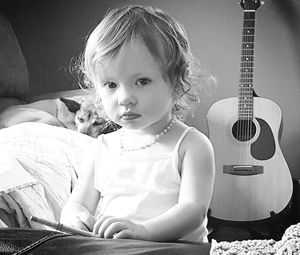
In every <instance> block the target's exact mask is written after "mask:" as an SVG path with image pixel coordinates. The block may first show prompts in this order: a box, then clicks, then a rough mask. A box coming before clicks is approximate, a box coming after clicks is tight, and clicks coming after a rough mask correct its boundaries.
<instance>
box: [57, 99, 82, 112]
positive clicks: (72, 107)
mask: <svg viewBox="0 0 300 255" xmlns="http://www.w3.org/2000/svg"><path fill="white" fill-rule="evenodd" d="M59 100H60V101H62V102H63V103H64V104H65V105H66V106H67V108H68V110H69V111H70V112H73V113H75V112H77V111H78V110H79V109H80V106H81V105H80V103H78V102H77V101H75V100H72V99H67V98H63V97H60V98H59Z"/></svg>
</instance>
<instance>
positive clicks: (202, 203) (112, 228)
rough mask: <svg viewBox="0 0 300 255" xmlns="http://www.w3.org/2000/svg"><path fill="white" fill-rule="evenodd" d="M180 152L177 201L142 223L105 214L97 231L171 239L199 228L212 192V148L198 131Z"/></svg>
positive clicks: (183, 145)
mask: <svg viewBox="0 0 300 255" xmlns="http://www.w3.org/2000/svg"><path fill="white" fill-rule="evenodd" d="M179 154H180V155H182V169H181V177H182V178H181V179H182V182H181V188H180V194H179V200H178V204H177V205H175V206H173V207H172V208H170V209H169V210H168V211H166V212H165V213H163V214H161V215H160V216H157V217H155V218H153V219H150V220H147V221H145V222H143V223H142V224H137V223H134V222H131V221H128V220H126V219H118V218H113V217H107V216H106V217H102V218H100V219H99V220H97V222H96V224H95V227H96V229H95V227H94V233H99V234H100V236H101V237H106V238H112V237H114V238H134V239H144V240H151V241H170V240H176V239H179V238H181V237H183V236H184V235H186V234H188V233H189V232H191V231H193V230H195V229H196V228H198V227H199V226H200V225H201V224H202V223H203V221H204V219H205V216H206V214H207V211H208V207H209V203H210V199H211V196H212V190H213V181H214V153H213V148H212V145H211V143H210V141H209V140H208V139H207V137H205V136H204V135H203V134H201V133H200V132H198V131H195V132H190V133H189V134H188V135H187V136H186V137H185V139H184V140H183V142H182V144H181V146H180V152H179ZM153 206H155V205H153ZM95 230H96V231H95Z"/></svg>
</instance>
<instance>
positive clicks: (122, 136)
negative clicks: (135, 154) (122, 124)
mask: <svg viewBox="0 0 300 255" xmlns="http://www.w3.org/2000/svg"><path fill="white" fill-rule="evenodd" d="M174 123H175V119H172V120H171V121H170V123H169V124H168V125H167V126H166V127H165V128H164V129H163V131H161V132H160V133H159V134H157V135H154V136H153V137H152V139H151V140H150V141H149V142H148V143H146V144H144V145H142V146H139V147H136V148H130V149H126V148H125V147H124V143H123V138H124V135H125V133H124V129H123V130H122V133H121V139H120V148H121V154H123V153H124V152H132V151H138V150H143V149H146V148H148V147H150V146H152V145H153V144H155V143H156V142H157V141H158V140H159V139H160V138H161V137H162V136H163V135H164V134H166V133H167V132H168V131H169V130H170V129H171V127H172V126H173V124H174Z"/></svg>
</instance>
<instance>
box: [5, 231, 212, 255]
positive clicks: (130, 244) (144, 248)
mask: <svg viewBox="0 0 300 255" xmlns="http://www.w3.org/2000/svg"><path fill="white" fill-rule="evenodd" d="M209 251H210V244H209V243H207V244H199V243H190V242H177V243H171V242H164V243H163V242H148V241H140V240H129V239H126V240H125V239H123V240H112V239H102V238H90V237H81V236H71V235H68V234H63V233H61V232H56V231H47V230H37V229H20V228H4V229H1V230H0V254H7V255H10V254H31V255H35V254H49V255H50V254H55V255H68V254H70V255H74V254H85V255H86V254H97V255H101V254H103V255H104V254H109V255H116V254H120V255H126V254H135V255H138V254H143V255H145V254H148V255H151V254H156V255H160V254H163V255H168V254H170V255H171V254H172V255H173V254H174V255H176V254H178V255H179V254H180V255H182V254H191V255H193V254H197V255H208V254H209Z"/></svg>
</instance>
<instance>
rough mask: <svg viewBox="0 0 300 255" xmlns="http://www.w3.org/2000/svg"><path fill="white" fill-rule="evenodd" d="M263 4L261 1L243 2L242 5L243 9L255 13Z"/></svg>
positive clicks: (247, 0)
mask: <svg viewBox="0 0 300 255" xmlns="http://www.w3.org/2000/svg"><path fill="white" fill-rule="evenodd" d="M261 4H263V1H260V0H241V3H240V5H241V6H242V8H243V9H244V10H247V11H255V10H256V9H257V8H258V7H259V6H260V5H261Z"/></svg>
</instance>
